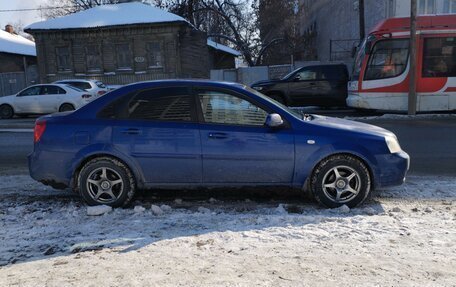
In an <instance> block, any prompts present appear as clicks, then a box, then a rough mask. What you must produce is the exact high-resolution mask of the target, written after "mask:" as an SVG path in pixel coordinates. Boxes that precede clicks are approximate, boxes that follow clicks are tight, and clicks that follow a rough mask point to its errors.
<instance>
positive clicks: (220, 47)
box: [207, 39, 241, 56]
mask: <svg viewBox="0 0 456 287" xmlns="http://www.w3.org/2000/svg"><path fill="white" fill-rule="evenodd" d="M207 45H209V46H210V47H212V48H214V49H216V50H220V51H223V52H226V53H229V54H232V55H235V56H240V55H241V53H240V52H239V51H236V50H234V49H232V48H230V47H228V46H225V45H222V44H220V43H217V42H214V41H212V40H210V39H207Z"/></svg>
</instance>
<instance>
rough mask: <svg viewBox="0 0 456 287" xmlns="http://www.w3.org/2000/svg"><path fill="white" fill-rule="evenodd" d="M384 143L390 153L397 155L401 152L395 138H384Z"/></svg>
mask: <svg viewBox="0 0 456 287" xmlns="http://www.w3.org/2000/svg"><path fill="white" fill-rule="evenodd" d="M385 142H386V145H387V146H388V149H389V151H390V153H397V152H400V151H401V150H402V149H401V146H400V145H399V142H398V141H397V138H396V137H395V136H386V137H385Z"/></svg>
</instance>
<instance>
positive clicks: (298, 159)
mask: <svg viewBox="0 0 456 287" xmlns="http://www.w3.org/2000/svg"><path fill="white" fill-rule="evenodd" d="M34 142H35V144H34V150H33V152H32V153H31V154H30V155H29V158H28V159H29V169H30V175H31V176H32V177H33V178H34V179H35V180H37V181H40V182H42V183H44V184H46V185H51V186H52V187H54V188H67V187H71V188H73V189H74V190H75V191H77V192H79V194H80V195H81V196H82V197H83V198H84V200H85V201H86V202H87V204H89V205H99V204H106V205H110V206H114V207H117V206H125V205H127V204H128V203H129V202H130V201H131V199H132V198H133V196H134V194H135V192H136V190H138V189H151V188H173V189H175V188H201V187H203V188H204V187H244V186H254V187H262V186H288V187H292V188H296V189H302V190H303V191H310V192H311V193H312V194H313V196H314V197H315V198H316V200H317V201H318V202H320V203H321V204H323V205H324V206H327V207H330V208H334V207H338V206H341V205H344V204H345V205H347V206H349V207H354V206H356V205H358V204H361V203H362V202H363V201H365V200H366V198H368V196H369V195H370V194H371V193H372V191H373V190H374V189H375V188H378V187H384V186H391V185H399V184H402V183H403V181H404V179H405V175H406V172H407V170H408V168H409V156H408V155H407V153H405V152H404V151H402V149H401V147H400V145H399V143H398V141H397V138H396V136H395V135H394V134H393V133H391V132H389V131H387V130H385V129H382V128H379V127H376V126H372V125H367V124H363V123H358V122H352V121H348V120H342V119H336V118H330V117H323V116H318V115H303V114H300V113H298V112H296V111H293V110H290V109H288V108H287V107H285V106H283V105H281V104H279V103H277V102H275V101H274V100H271V99H270V98H268V97H265V96H263V95H262V94H260V93H258V92H256V91H255V90H252V89H250V88H248V87H246V86H243V85H240V84H234V83H233V84H232V83H220V82H211V81H184V80H170V81H152V82H141V83H136V84H131V85H128V86H125V87H122V88H119V89H117V90H115V91H113V92H110V93H109V94H106V95H105V96H103V97H100V98H98V99H96V100H95V101H93V102H91V103H89V104H87V105H86V106H84V107H82V108H80V109H78V110H76V111H74V112H70V113H58V114H53V115H48V116H44V117H41V118H39V119H38V120H37V121H36V125H35V134H34Z"/></svg>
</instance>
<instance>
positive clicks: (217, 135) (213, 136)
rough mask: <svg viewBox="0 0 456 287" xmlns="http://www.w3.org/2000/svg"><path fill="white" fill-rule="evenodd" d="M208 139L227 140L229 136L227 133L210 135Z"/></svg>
mask: <svg viewBox="0 0 456 287" xmlns="http://www.w3.org/2000/svg"><path fill="white" fill-rule="evenodd" d="M208 137H209V138H211V139H226V138H228V135H227V134H226V133H209V135H208Z"/></svg>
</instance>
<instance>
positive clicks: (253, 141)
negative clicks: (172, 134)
mask: <svg viewBox="0 0 456 287" xmlns="http://www.w3.org/2000/svg"><path fill="white" fill-rule="evenodd" d="M195 94H196V95H197V102H198V111H199V117H200V121H201V127H200V131H201V145H202V156H203V183H204V184H206V185H211V184H217V183H227V184H230V183H232V184H234V185H242V184H247V185H252V184H282V183H290V182H291V181H292V178H293V170H294V135H293V132H292V130H291V129H290V128H287V127H283V128H277V129H272V128H269V127H266V126H265V125H264V123H265V120H266V117H267V115H268V113H270V112H271V111H268V110H267V108H264V107H260V106H259V105H257V104H256V103H254V102H252V101H251V100H250V99H247V98H246V97H245V96H243V95H241V94H236V93H233V92H230V91H225V90H216V89H211V88H198V89H196V90H195Z"/></svg>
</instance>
